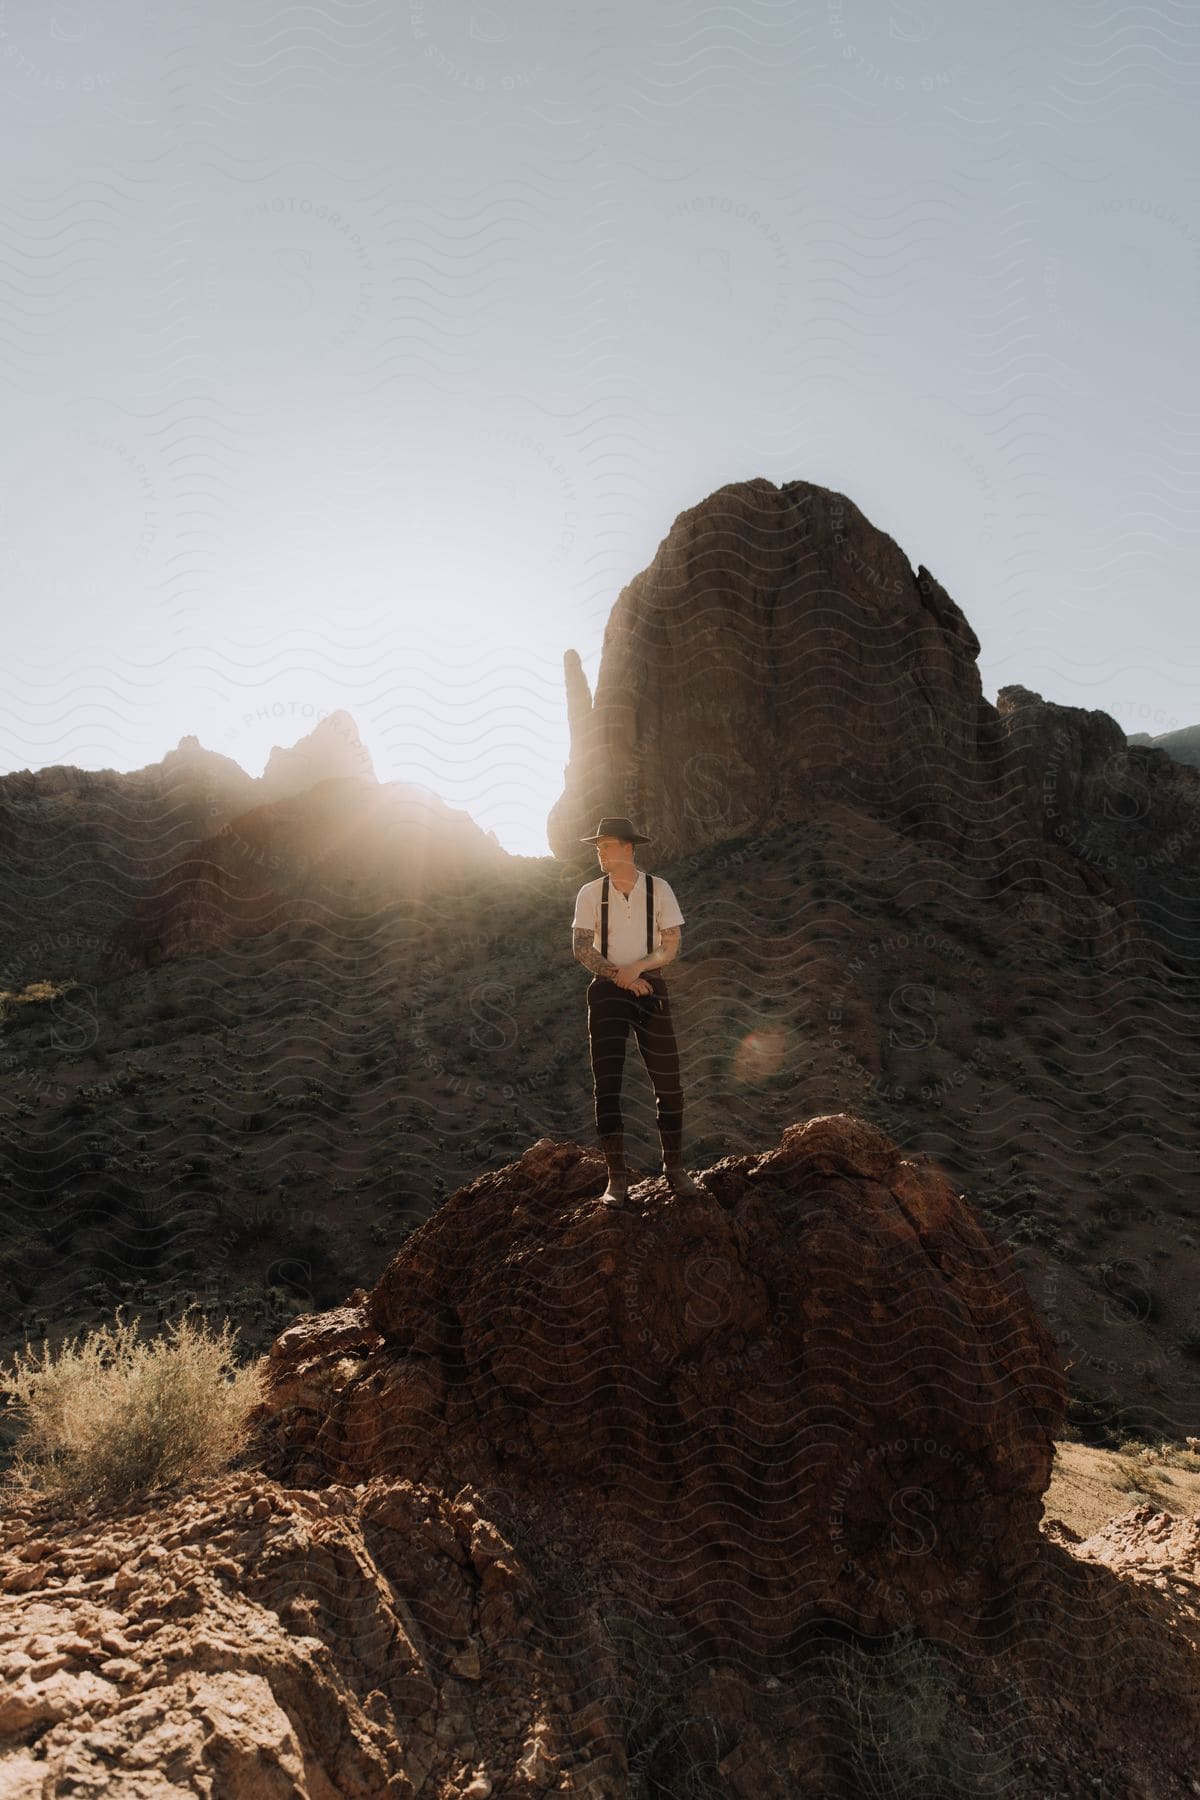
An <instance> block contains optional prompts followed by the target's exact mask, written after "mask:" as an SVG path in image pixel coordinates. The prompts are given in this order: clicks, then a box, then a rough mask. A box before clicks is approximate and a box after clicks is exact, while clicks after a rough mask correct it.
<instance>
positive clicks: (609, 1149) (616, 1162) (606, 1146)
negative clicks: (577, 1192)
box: [600, 1131, 629, 1200]
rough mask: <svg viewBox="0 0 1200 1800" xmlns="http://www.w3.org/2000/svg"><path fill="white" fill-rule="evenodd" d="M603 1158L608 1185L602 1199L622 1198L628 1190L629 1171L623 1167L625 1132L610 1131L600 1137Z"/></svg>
mask: <svg viewBox="0 0 1200 1800" xmlns="http://www.w3.org/2000/svg"><path fill="white" fill-rule="evenodd" d="M600 1148H601V1149H602V1150H603V1151H604V1160H605V1162H606V1163H607V1164H608V1186H607V1187H606V1188H605V1190H604V1192H603V1194H601V1196H600V1198H601V1199H602V1200H624V1198H625V1196H626V1195H627V1194H628V1192H629V1171H628V1169H627V1168H626V1167H625V1133H624V1132H623V1131H612V1132H609V1133H608V1134H607V1135H606V1136H602V1137H601V1139H600Z"/></svg>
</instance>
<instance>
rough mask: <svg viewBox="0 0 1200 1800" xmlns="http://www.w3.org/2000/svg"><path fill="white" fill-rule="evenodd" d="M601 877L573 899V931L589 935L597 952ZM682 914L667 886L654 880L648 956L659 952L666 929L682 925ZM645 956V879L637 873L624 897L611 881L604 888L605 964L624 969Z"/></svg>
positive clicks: (669, 885)
mask: <svg viewBox="0 0 1200 1800" xmlns="http://www.w3.org/2000/svg"><path fill="white" fill-rule="evenodd" d="M603 886H604V877H603V875H600V876H598V877H597V879H596V880H595V881H588V882H585V884H584V886H583V887H581V888H580V890H579V892H578V894H577V895H576V897H575V917H574V918H573V919H572V921H571V928H572V930H574V931H590V932H591V933H592V944H593V946H594V948H595V949H597V950H599V948H600V892H601V889H602V888H603ZM682 924H683V914H682V913H681V912H680V910H679V902H678V900H677V899H676V898H675V895H674V892H673V891H672V888H671V884H670V883H669V882H667V881H664V880H663V878H662V876H661V875H656V876H655V877H654V942H653V944H652V945H651V946H650V954H651V955H653V954H654V952H655V951H657V950H661V949H662V933H663V929H664V927H666V926H668V925H682ZM645 955H646V877H645V874H644V873H643V871H642V870H641V869H639V870H638V878H637V880H636V881H635V882H634V884H633V887H632V889H631V890H630V892H629V894H628V896H626V895H625V894H623V893H622V892H621V890H620V888H619V887H618V886H617V884H616V882H615V881H610V882H609V884H608V960H609V962H612V963H617V964H618V965H620V966H622V967H623V966H624V965H625V964H626V963H631V962H637V961H638V959H639V958H640V957H643V956H645Z"/></svg>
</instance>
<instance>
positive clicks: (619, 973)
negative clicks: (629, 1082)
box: [571, 818, 704, 1200]
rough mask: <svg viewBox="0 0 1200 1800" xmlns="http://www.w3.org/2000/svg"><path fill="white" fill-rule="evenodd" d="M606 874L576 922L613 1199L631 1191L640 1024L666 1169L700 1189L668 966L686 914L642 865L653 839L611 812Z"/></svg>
mask: <svg viewBox="0 0 1200 1800" xmlns="http://www.w3.org/2000/svg"><path fill="white" fill-rule="evenodd" d="M579 841H580V843H581V844H595V846H596V856H597V858H598V860H599V863H600V867H601V868H602V869H603V871H604V873H603V875H601V876H599V877H598V878H597V880H595V881H589V882H586V883H585V884H584V886H583V887H581V888H580V890H579V893H578V895H577V897H576V900H575V917H574V919H573V920H572V922H571V932H572V944H573V948H574V954H575V960H576V962H579V963H582V964H583V966H584V968H585V969H589V970H590V971H591V974H592V977H593V979H592V981H591V983H590V985H589V987H588V991H587V1010H588V1045H589V1050H590V1054H591V1062H592V1078H593V1084H594V1087H595V1097H596V1130H597V1132H598V1133H599V1137H600V1144H601V1147H602V1149H603V1151H604V1160H605V1162H606V1163H607V1165H608V1186H607V1187H606V1188H605V1190H604V1198H605V1199H606V1200H623V1199H624V1198H625V1196H626V1194H627V1193H628V1191H629V1171H628V1169H627V1168H626V1166H625V1132H624V1124H623V1121H622V1116H621V1077H622V1074H623V1072H624V1067H625V1045H626V1042H627V1040H628V1037H629V1032H630V1028H631V1027H632V1030H633V1035H634V1037H635V1039H636V1040H637V1047H638V1049H639V1050H640V1051H641V1055H642V1061H643V1062H644V1063H645V1065H646V1070H647V1073H648V1074H649V1076H650V1080H651V1081H652V1082H653V1084H654V1097H655V1106H656V1111H657V1119H658V1135H659V1137H660V1138H661V1140H662V1152H663V1173H664V1174H665V1175H666V1177H667V1181H668V1184H669V1185H670V1188H671V1191H672V1192H673V1193H676V1194H700V1193H703V1191H704V1190H703V1189H702V1188H700V1187H698V1186H697V1184H696V1183H695V1182H694V1181H693V1180H692V1178H691V1176H690V1175H689V1174H688V1173H687V1171H686V1169H685V1168H684V1166H683V1084H682V1079H681V1076H680V1072H679V1047H678V1045H677V1044H676V1042H675V1026H674V1022H673V1021H672V1018H671V1001H670V996H669V995H668V992H667V984H666V981H665V980H664V978H663V975H662V973H661V971H662V969H663V968H664V967H665V966H666V964H667V963H669V962H672V961H673V960H674V958H675V957H676V956H677V955H678V954H679V928H680V926H681V925H682V924H683V914H682V913H681V912H680V910H679V902H678V901H677V900H676V898H675V895H674V894H673V893H672V891H671V888H670V885H669V884H668V883H667V882H665V881H664V880H663V879H662V877H661V875H647V874H645V873H643V871H642V870H640V869H638V868H637V867H635V865H634V860H633V847H634V845H635V844H648V843H650V842H651V839H650V838H648V837H647V836H646V835H645V834H644V833H643V832H640V831H636V830H635V829H634V827H633V826H632V825H631V824H630V822H629V820H628V819H621V818H609V819H601V821H600V823H599V825H597V827H596V830H595V832H594V833H593V835H592V836H591V837H585V838H580V840H579Z"/></svg>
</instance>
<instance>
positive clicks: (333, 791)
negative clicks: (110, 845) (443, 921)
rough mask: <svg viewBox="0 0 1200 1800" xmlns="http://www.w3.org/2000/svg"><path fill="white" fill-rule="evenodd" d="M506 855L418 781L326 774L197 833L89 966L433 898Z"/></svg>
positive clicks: (100, 968)
mask: <svg viewBox="0 0 1200 1800" xmlns="http://www.w3.org/2000/svg"><path fill="white" fill-rule="evenodd" d="M290 766H291V767H292V768H293V769H295V768H296V767H298V766H299V765H295V764H293V765H290ZM506 860H507V853H506V852H505V851H503V850H501V849H500V847H499V845H498V844H497V843H496V840H495V837H494V836H493V835H492V834H491V833H485V832H484V831H483V830H481V828H480V827H479V826H478V825H476V824H475V822H474V820H473V819H472V818H470V816H469V815H468V814H467V813H465V812H459V811H455V810H454V809H453V808H451V807H448V806H447V805H446V804H445V802H444V801H442V800H440V799H439V798H438V796H437V795H436V794H431V793H430V792H429V791H428V790H427V789H425V788H421V787H417V786H413V785H411V784H408V783H403V782H388V783H386V784H384V785H382V786H381V785H379V784H378V783H376V782H375V781H374V779H373V778H372V779H371V780H370V781H368V780H367V779H366V778H364V777H351V776H346V777H342V778H340V779H339V778H337V777H329V778H327V779H322V780H320V781H318V782H317V783H316V785H315V786H313V787H310V788H308V789H306V790H305V791H304V792H302V793H295V794H291V795H289V796H288V797H286V798H285V799H281V800H275V801H272V802H270V803H268V804H267V805H265V806H256V807H254V808H253V809H252V810H251V811H249V812H246V813H243V814H241V815H240V816H239V817H238V818H236V819H231V820H229V821H228V822H227V823H226V824H225V825H224V826H223V827H222V829H221V830H220V831H219V832H218V833H217V834H216V835H215V836H213V837H209V838H206V839H204V841H203V842H201V843H200V844H198V845H197V846H196V847H195V849H194V850H192V851H191V852H190V853H189V854H188V855H187V856H185V857H183V858H182V859H181V860H180V861H179V862H178V863H176V864H175V865H174V866H173V867H172V868H171V869H170V870H169V871H168V872H167V873H166V874H164V875H163V876H162V877H161V878H160V880H159V881H158V882H157V883H156V884H155V886H154V887H153V888H152V889H151V890H150V892H149V893H148V894H146V896H145V897H144V899H143V900H142V901H141V902H140V903H139V904H138V906H137V907H136V909H135V910H134V912H133V913H132V914H131V915H130V917H129V918H128V919H127V920H126V921H125V922H124V923H123V924H122V925H121V926H120V927H119V928H118V929H117V930H116V931H115V932H114V933H113V935H112V940H111V945H110V947H109V949H108V950H107V951H106V953H105V955H104V956H103V957H101V958H100V959H99V960H98V962H97V964H96V967H95V976H96V979H97V980H99V981H107V980H110V979H112V978H113V977H114V976H118V975H122V974H125V973H128V972H129V971H130V970H132V969H137V968H142V967H146V966H149V965H152V964H154V963H157V962H162V961H164V960H169V959H172V958H175V957H186V956H194V955H195V954H196V953H197V952H198V951H201V950H211V949H217V948H220V947H221V946H222V945H225V944H229V943H232V942H233V941H234V940H235V939H237V938H240V937H254V936H258V935H262V934H263V933H266V932H270V931H275V930H290V931H292V932H294V933H304V932H312V931H313V930H314V929H316V928H317V927H318V926H320V925H321V924H323V923H328V922H329V921H331V920H338V919H340V918H343V917H350V916H355V915H358V914H361V913H363V912H368V913H369V912H372V911H375V910H378V909H379V908H381V907H384V906H387V905H388V904H389V903H391V902H393V901H395V900H397V899H399V898H400V897H401V896H404V897H407V898H410V899H413V898H415V899H419V900H426V901H429V902H430V903H431V904H436V900H437V897H438V896H441V895H444V894H446V893H453V892H456V891H457V890H458V889H459V888H460V887H461V886H462V884H463V882H464V881H465V880H467V879H469V878H470V877H472V876H479V875H482V874H484V873H485V872H487V871H490V870H494V869H495V868H496V866H497V865H498V864H500V863H502V862H504V861H506Z"/></svg>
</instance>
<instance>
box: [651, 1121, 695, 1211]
mask: <svg viewBox="0 0 1200 1800" xmlns="http://www.w3.org/2000/svg"><path fill="white" fill-rule="evenodd" d="M658 1135H659V1138H660V1140H661V1142H662V1152H663V1174H664V1175H665V1176H666V1178H667V1186H668V1187H669V1188H670V1190H671V1192H672V1193H673V1194H703V1192H704V1189H703V1188H702V1187H700V1186H699V1185H698V1184H697V1183H696V1182H694V1181H693V1180H692V1178H691V1176H690V1175H689V1174H688V1172H687V1170H686V1169H685V1168H684V1166H683V1130H682V1127H680V1128H678V1129H676V1130H674V1131H670V1130H666V1129H664V1128H663V1127H662V1126H660V1127H659V1131H658Z"/></svg>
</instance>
